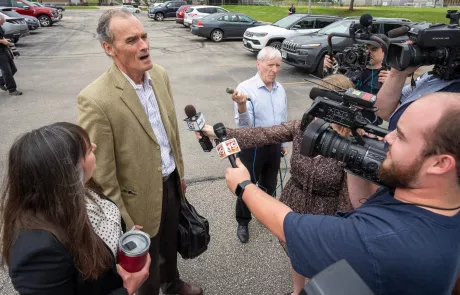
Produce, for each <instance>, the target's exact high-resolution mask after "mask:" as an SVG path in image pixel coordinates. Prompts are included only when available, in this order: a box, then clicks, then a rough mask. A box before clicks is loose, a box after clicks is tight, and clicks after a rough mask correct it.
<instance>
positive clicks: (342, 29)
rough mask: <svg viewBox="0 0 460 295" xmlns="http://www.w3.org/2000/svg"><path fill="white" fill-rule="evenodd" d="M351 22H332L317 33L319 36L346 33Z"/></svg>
mask: <svg viewBox="0 0 460 295" xmlns="http://www.w3.org/2000/svg"><path fill="white" fill-rule="evenodd" d="M351 22H352V20H346V21H338V22H334V23H332V24H330V25H328V26H326V27H324V28H322V29H321V30H319V31H318V34H320V35H329V34H330V33H346V32H348V29H349V28H350V24H351Z"/></svg>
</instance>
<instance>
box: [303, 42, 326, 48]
mask: <svg viewBox="0 0 460 295" xmlns="http://www.w3.org/2000/svg"><path fill="white" fill-rule="evenodd" d="M319 46H321V43H312V44H304V45H300V48H316V47H319Z"/></svg>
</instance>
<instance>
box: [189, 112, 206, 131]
mask: <svg viewBox="0 0 460 295" xmlns="http://www.w3.org/2000/svg"><path fill="white" fill-rule="evenodd" d="M184 122H185V124H186V125H187V129H188V130H189V131H200V130H201V129H203V127H204V125H205V124H206V123H205V122H206V121H205V120H204V116H203V114H202V113H198V114H197V115H196V116H193V117H190V118H186V119H184Z"/></svg>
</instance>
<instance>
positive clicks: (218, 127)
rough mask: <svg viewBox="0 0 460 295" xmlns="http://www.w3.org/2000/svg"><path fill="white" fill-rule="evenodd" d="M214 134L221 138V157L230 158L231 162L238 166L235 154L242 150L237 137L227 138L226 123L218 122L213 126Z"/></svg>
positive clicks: (219, 151) (218, 147) (219, 147)
mask: <svg viewBox="0 0 460 295" xmlns="http://www.w3.org/2000/svg"><path fill="white" fill-rule="evenodd" d="M213 129H214V134H215V135H216V136H217V137H218V138H219V140H220V143H219V144H218V145H217V147H216V149H217V153H218V154H219V158H220V159H221V160H222V159H225V158H228V159H229V161H230V164H231V165H232V167H233V168H236V167H237V165H236V158H235V154H237V153H239V152H240V151H241V149H240V147H239V145H238V142H237V141H236V139H235V138H230V139H229V138H227V130H226V129H225V126H224V124H222V123H217V124H215V125H214V126H213Z"/></svg>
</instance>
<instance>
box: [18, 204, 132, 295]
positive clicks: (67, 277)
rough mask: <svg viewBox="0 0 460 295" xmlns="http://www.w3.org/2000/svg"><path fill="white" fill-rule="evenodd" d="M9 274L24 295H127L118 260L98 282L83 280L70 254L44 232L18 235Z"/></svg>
mask: <svg viewBox="0 0 460 295" xmlns="http://www.w3.org/2000/svg"><path fill="white" fill-rule="evenodd" d="M103 197H104V196H103ZM104 198H105V197H104ZM105 199H106V198H105ZM122 228H123V231H124V230H125V228H124V222H123V220H122ZM107 251H109V252H110V254H111V255H112V257H113V254H112V251H110V249H109V248H108V247H107ZM9 274H10V277H11V280H12V282H13V285H14V287H15V288H16V290H17V291H18V292H19V294H21V295H25V294H30V295H128V291H127V290H126V289H125V288H124V287H123V280H122V279H121V277H120V276H119V275H118V272H117V268H116V264H115V258H114V259H113V265H112V267H111V268H110V269H108V270H107V271H106V272H104V273H103V274H102V275H101V276H100V277H99V278H98V279H97V280H84V279H83V277H82V275H81V273H79V271H78V270H77V269H76V268H75V265H74V262H73V259H72V256H71V255H70V253H69V252H68V251H67V250H66V249H65V248H64V246H63V245H62V244H61V243H60V242H59V241H58V240H57V239H56V237H55V236H54V235H53V234H51V233H50V232H48V231H45V230H24V231H21V232H19V234H18V237H17V238H16V240H15V241H14V243H13V246H12V248H11V253H10V256H9Z"/></svg>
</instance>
